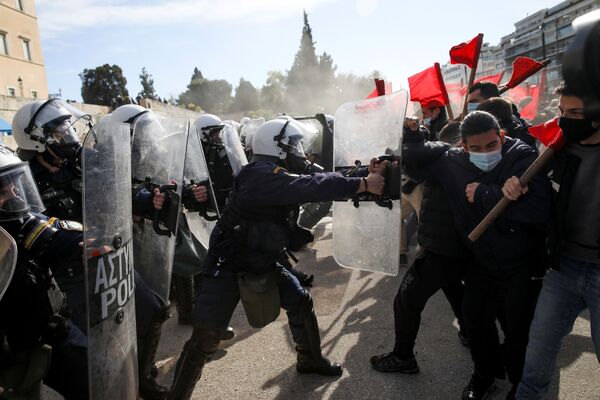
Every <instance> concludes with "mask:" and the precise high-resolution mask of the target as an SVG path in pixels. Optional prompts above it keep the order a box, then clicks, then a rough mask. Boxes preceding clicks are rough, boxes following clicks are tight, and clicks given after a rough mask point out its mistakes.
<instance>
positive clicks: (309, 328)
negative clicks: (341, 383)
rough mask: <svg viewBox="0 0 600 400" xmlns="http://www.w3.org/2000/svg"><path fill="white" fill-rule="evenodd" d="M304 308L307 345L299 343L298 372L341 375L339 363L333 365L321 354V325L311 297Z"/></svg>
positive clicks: (297, 347)
mask: <svg viewBox="0 0 600 400" xmlns="http://www.w3.org/2000/svg"><path fill="white" fill-rule="evenodd" d="M303 308H304V310H303V316H304V319H303V324H304V332H305V338H306V343H298V344H297V346H296V351H297V352H298V363H297V364H296V370H297V371H298V372H299V373H301V374H319V375H325V376H339V375H341V374H342V366H341V365H340V364H338V363H332V362H331V361H329V360H328V359H327V358H326V357H323V354H322V353H321V336H320V335H319V325H318V323H317V316H316V315H315V311H314V309H313V302H312V298H310V295H309V297H308V301H307V302H306V304H305V305H304V306H303Z"/></svg>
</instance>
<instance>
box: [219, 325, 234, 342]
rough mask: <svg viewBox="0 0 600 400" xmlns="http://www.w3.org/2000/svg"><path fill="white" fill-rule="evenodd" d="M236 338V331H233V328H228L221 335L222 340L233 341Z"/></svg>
mask: <svg viewBox="0 0 600 400" xmlns="http://www.w3.org/2000/svg"><path fill="white" fill-rule="evenodd" d="M234 337H235V331H234V330H233V328H232V327H230V326H228V327H227V329H225V330H224V331H223V332H222V333H221V340H231V339H233V338H234Z"/></svg>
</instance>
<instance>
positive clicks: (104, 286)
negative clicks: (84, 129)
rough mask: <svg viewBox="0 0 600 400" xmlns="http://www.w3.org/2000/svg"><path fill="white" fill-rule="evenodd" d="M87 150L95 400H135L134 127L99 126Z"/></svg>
mask: <svg viewBox="0 0 600 400" xmlns="http://www.w3.org/2000/svg"><path fill="white" fill-rule="evenodd" d="M83 146H84V147H83V152H82V167H83V174H82V177H83V226H84V231H83V236H84V241H83V245H84V254H85V279H86V285H85V289H86V299H87V335H88V373H89V387H90V398H91V399H92V400H98V399H106V400H109V399H110V400H114V399H135V398H137V391H138V373H137V355H136V348H137V341H136V329H135V328H136V323H135V297H134V296H133V295H134V287H135V284H134V270H133V250H132V244H133V241H132V231H131V224H132V222H131V178H130V177H131V161H130V147H129V126H128V125H125V124H111V123H101V124H98V125H96V126H95V127H94V128H93V129H92V130H91V131H90V133H89V134H88V135H87V136H86V138H85V140H84V143H83Z"/></svg>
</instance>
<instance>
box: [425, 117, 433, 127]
mask: <svg viewBox="0 0 600 400" xmlns="http://www.w3.org/2000/svg"><path fill="white" fill-rule="evenodd" d="M423 125H431V117H429V118H423Z"/></svg>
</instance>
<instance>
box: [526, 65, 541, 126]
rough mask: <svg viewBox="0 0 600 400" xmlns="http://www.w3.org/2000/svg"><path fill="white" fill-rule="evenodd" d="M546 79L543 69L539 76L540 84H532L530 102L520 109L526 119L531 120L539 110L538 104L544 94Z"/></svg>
mask: <svg viewBox="0 0 600 400" xmlns="http://www.w3.org/2000/svg"><path fill="white" fill-rule="evenodd" d="M546 80H547V74H546V70H543V71H542V73H541V77H540V84H539V85H537V86H532V87H531V90H530V93H529V95H530V96H531V97H532V100H531V103H529V104H527V105H526V106H525V107H524V108H523V109H522V110H521V116H522V117H523V118H525V119H528V120H530V121H531V120H533V119H534V118H535V117H536V116H537V114H538V112H539V110H540V104H541V102H542V96H544V92H545V91H546Z"/></svg>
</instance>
